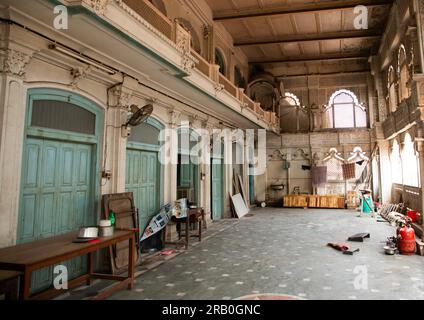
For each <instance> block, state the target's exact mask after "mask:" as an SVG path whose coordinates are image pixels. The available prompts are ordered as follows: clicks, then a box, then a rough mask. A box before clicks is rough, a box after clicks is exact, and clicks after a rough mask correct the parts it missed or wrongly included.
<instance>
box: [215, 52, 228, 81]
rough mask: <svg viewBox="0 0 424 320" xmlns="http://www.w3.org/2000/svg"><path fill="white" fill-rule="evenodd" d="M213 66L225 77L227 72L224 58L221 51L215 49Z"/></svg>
mask: <svg viewBox="0 0 424 320" xmlns="http://www.w3.org/2000/svg"><path fill="white" fill-rule="evenodd" d="M215 64H217V65H218V66H219V72H220V73H221V74H223V75H224V76H225V74H226V72H227V70H226V65H225V58H224V55H223V54H222V52H221V50H219V49H218V48H216V49H215Z"/></svg>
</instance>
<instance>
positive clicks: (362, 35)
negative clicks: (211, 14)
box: [234, 29, 383, 47]
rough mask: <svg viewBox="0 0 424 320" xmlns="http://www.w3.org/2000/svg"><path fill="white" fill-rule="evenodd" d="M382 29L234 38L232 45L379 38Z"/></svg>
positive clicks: (243, 45) (245, 45) (244, 45)
mask: <svg viewBox="0 0 424 320" xmlns="http://www.w3.org/2000/svg"><path fill="white" fill-rule="evenodd" d="M382 34H383V30H381V29H370V30H354V31H341V32H326V33H321V34H319V33H317V34H295V35H287V36H284V38H279V39H258V40H236V41H235V43H234V46H236V47H247V46H258V45H268V44H282V43H298V42H310V41H325V40H343V39H367V38H376V39H379V38H381V36H382Z"/></svg>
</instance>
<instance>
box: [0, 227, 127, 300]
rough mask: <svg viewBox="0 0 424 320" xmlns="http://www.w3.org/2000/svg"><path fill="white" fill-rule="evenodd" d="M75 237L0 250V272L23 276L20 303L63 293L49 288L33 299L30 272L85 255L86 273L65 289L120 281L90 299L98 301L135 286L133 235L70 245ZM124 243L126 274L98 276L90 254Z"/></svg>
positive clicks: (122, 235)
mask: <svg viewBox="0 0 424 320" xmlns="http://www.w3.org/2000/svg"><path fill="white" fill-rule="evenodd" d="M77 236H78V232H72V233H68V234H65V235H61V236H57V237H53V238H47V239H42V240H37V241H34V242H30V243H25V244H21V245H17V246H14V247H9V248H5V249H0V270H11V271H18V272H21V273H22V279H21V280H22V281H20V290H19V291H20V295H19V298H20V299H21V300H26V299H50V298H52V297H54V296H57V295H58V294H60V293H62V291H58V290H55V289H50V290H48V291H46V292H44V293H41V294H38V295H36V296H32V297H31V296H30V286H31V274H32V272H34V271H36V270H39V269H42V268H46V267H49V266H52V265H55V264H58V263H61V262H63V261H67V260H70V259H73V258H76V257H81V256H84V255H87V256H88V259H87V272H88V273H87V274H85V275H83V276H81V277H79V278H77V279H74V280H70V281H69V282H68V288H72V287H75V286H76V285H79V284H81V283H83V282H85V281H86V282H87V284H90V279H91V278H97V279H106V280H114V281H119V282H118V283H117V284H115V285H114V286H112V287H110V288H109V289H108V290H106V291H102V292H101V293H100V294H98V295H97V296H95V297H93V299H97V300H101V299H105V298H106V297H108V296H109V295H110V294H111V293H113V292H115V291H116V290H120V289H122V288H124V287H125V286H128V289H129V290H131V289H132V288H133V285H134V269H135V263H134V257H135V232H134V231H119V230H116V231H115V234H114V235H113V236H112V237H101V238H99V241H98V242H96V243H73V240H74V239H75V238H76V237H77ZM123 241H129V248H130V250H128V251H129V254H128V259H129V260H128V261H129V264H128V275H127V276H115V275H106V274H98V273H94V272H93V253H94V252H96V251H99V250H101V249H104V248H108V247H109V246H112V245H115V244H118V243H120V242H123Z"/></svg>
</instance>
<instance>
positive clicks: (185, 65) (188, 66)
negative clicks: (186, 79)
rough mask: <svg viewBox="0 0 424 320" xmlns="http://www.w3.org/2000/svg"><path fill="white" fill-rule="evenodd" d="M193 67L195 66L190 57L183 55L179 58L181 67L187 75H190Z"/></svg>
mask: <svg viewBox="0 0 424 320" xmlns="http://www.w3.org/2000/svg"><path fill="white" fill-rule="evenodd" d="M195 66H196V63H195V61H194V60H193V58H192V57H191V55H189V54H183V55H182V56H181V67H182V69H183V70H184V71H185V72H186V73H187V74H189V75H190V74H191V72H192V71H193V69H194V68H195Z"/></svg>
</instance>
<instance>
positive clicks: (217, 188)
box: [211, 159, 224, 220]
mask: <svg viewBox="0 0 424 320" xmlns="http://www.w3.org/2000/svg"><path fill="white" fill-rule="evenodd" d="M211 167H212V178H211V180H212V181H211V182H212V197H211V198H212V218H213V220H220V219H222V218H223V216H224V191H223V190H224V167H223V161H222V159H212V165H211Z"/></svg>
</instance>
